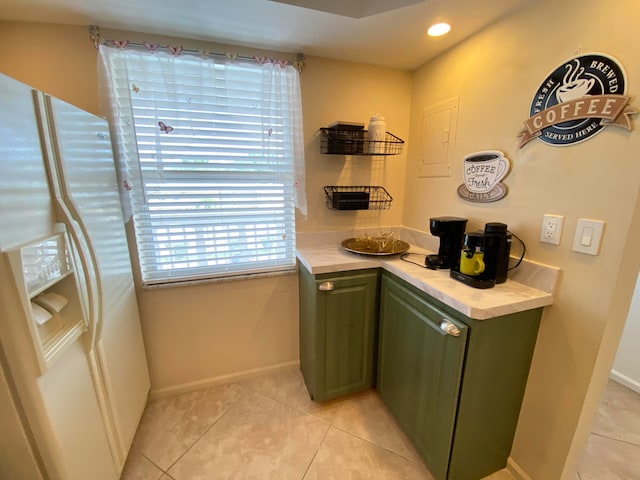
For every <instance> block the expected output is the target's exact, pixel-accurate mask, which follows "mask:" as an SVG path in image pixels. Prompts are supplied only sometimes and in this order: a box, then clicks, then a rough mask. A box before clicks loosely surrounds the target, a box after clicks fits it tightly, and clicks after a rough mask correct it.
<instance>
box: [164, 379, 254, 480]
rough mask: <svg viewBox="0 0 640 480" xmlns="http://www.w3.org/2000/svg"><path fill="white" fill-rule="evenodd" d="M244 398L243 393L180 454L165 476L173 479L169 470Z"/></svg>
mask: <svg viewBox="0 0 640 480" xmlns="http://www.w3.org/2000/svg"><path fill="white" fill-rule="evenodd" d="M203 390H206V389H203ZM244 396H245V394H244V393H243V394H242V395H241V396H240V398H238V399H237V400H235V401H233V402H231V404H230V405H229V408H227V409H226V410H225V411H224V412H223V413H222V414H221V415H220V416H219V417H218V418H216V419H215V420H214V421H213V422H212V423H211V425H209V426H208V427H207V428H206V429H205V431H204V432H203V433H202V435H200V436H199V437H198V438H197V439H196V440H195V441H194V442H193V443H192V444H191V445H189V447H187V448H186V449H185V451H184V452H182V453H181V454H180V456H178V458H176V459H175V461H174V462H173V463H172V464H171V465H169V467H168V468H167V470H166V471H165V470H163V472H164V473H165V474H167V475H169V477H170V478H173V477H172V476H171V474H170V473H169V470H171V469H172V468H173V467H174V466H175V464H176V463H178V462H179V461H180V460H181V459H182V457H184V456H185V455H186V454H187V453H188V452H189V451H190V450H191V449H192V448H193V447H195V446H196V444H197V443H198V442H199V441H200V440H202V437H204V436H205V435H206V434H207V433H208V432H209V430H211V429H212V428H213V427H214V426H215V425H216V423H218V422H219V421H220V419H222V417H224V416H225V415H226V414H227V413H228V412H229V410H231V408H232V407H233V406H234V405H235V404H236V403H237V402H239V401H240V400H241V399H242V398H243V397H244ZM161 470H162V469H161Z"/></svg>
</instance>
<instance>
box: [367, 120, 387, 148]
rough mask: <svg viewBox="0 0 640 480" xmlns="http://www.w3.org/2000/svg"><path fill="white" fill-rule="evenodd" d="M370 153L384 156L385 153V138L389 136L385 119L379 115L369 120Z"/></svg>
mask: <svg viewBox="0 0 640 480" xmlns="http://www.w3.org/2000/svg"><path fill="white" fill-rule="evenodd" d="M367 130H368V133H369V153H371V154H374V155H375V154H383V153H385V145H386V144H385V137H386V135H387V124H386V122H385V119H384V117H383V116H382V115H380V114H379V113H376V114H375V115H373V116H372V117H371V120H369V128H368V129H367Z"/></svg>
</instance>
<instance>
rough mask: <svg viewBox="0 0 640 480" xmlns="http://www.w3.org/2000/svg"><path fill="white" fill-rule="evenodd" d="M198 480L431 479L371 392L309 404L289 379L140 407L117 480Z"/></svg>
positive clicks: (501, 476) (503, 476)
mask: <svg viewBox="0 0 640 480" xmlns="http://www.w3.org/2000/svg"><path fill="white" fill-rule="evenodd" d="M204 479H207V480H212V479H216V480H217V479H224V480H226V479H242V480H247V479H260V480H270V479H277V480H287V479H292V480H302V479H304V480H328V479H336V480H347V479H354V480H356V479H367V480H368V479H371V480H376V479H380V480H395V479H407V480H421V479H424V480H432V479H433V477H432V476H431V475H430V473H429V471H428V470H427V469H426V467H425V465H424V463H423V462H422V461H421V459H420V458H419V456H418V454H417V452H416V451H415V450H414V448H413V447H412V445H411V443H410V442H409V440H408V438H407V437H406V436H405V435H404V433H403V432H402V431H400V429H399V427H398V426H397V424H396V423H395V421H394V419H393V417H392V416H391V415H390V413H389V412H388V411H387V409H386V407H385V406H384V405H383V403H382V401H381V400H380V399H379V398H378V396H377V395H376V393H375V391H373V390H369V391H366V392H362V393H358V394H354V395H350V396H348V397H345V398H342V399H338V400H334V401H330V402H325V403H322V404H319V403H315V402H313V401H311V400H310V399H309V395H308V393H307V391H306V388H305V386H304V382H303V379H302V375H301V374H300V372H299V371H298V370H297V369H291V370H287V371H284V372H279V373H275V374H272V375H267V376H263V377H260V378H256V379H253V380H249V381H245V382H241V383H237V384H230V385H223V386H216V387H212V388H208V389H206V390H199V391H195V392H190V393H186V394H181V395H177V396H173V397H167V398H160V399H156V400H153V401H150V402H149V404H148V405H147V408H146V410H145V413H144V415H143V417H142V420H141V423H140V427H139V429H138V432H137V435H136V438H135V440H134V442H133V446H132V449H131V453H130V454H129V458H128V460H127V463H126V465H125V469H124V472H123V474H122V480H204ZM486 480H513V477H512V476H511V475H510V474H509V473H508V472H507V471H506V470H501V471H500V472H496V473H495V474H493V475H491V476H490V477H487V478H486Z"/></svg>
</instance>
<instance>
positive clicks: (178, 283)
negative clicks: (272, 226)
mask: <svg viewBox="0 0 640 480" xmlns="http://www.w3.org/2000/svg"><path fill="white" fill-rule="evenodd" d="M296 272H297V269H296V267H295V266H293V267H290V268H286V269H282V270H277V271H273V272H259V273H243V274H238V275H227V276H221V277H210V278H199V279H193V280H170V281H167V282H164V283H152V284H148V285H142V287H141V288H142V290H157V289H161V288H176V287H192V286H195V285H203V284H209V283H222V282H237V281H242V280H253V279H258V278H268V277H280V276H283V275H293V274H295V273H296Z"/></svg>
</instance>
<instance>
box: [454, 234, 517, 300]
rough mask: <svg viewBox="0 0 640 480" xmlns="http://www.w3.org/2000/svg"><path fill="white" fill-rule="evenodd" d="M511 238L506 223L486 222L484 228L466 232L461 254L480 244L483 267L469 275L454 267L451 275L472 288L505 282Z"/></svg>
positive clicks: (471, 250)
mask: <svg viewBox="0 0 640 480" xmlns="http://www.w3.org/2000/svg"><path fill="white" fill-rule="evenodd" d="M511 240H512V234H511V232H509V231H508V230H507V225H505V224H504V223H499V222H490V223H487V224H486V225H485V226H484V230H478V231H476V232H471V233H467V234H466V235H465V237H464V240H463V253H462V254H464V252H473V251H475V250H476V249H477V247H478V246H480V250H481V251H482V253H483V257H484V258H483V261H484V269H483V271H482V272H480V273H478V274H476V275H470V274H465V273H462V272H460V270H459V269H458V268H455V269H452V270H451V277H452V278H455V279H456V280H459V281H461V282H462V283H465V284H467V285H469V286H471V287H474V288H491V287H493V286H494V285H495V284H497V283H504V282H506V281H507V272H508V271H509V255H510V253H511ZM523 247H524V244H523ZM523 256H524V253H523Z"/></svg>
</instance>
